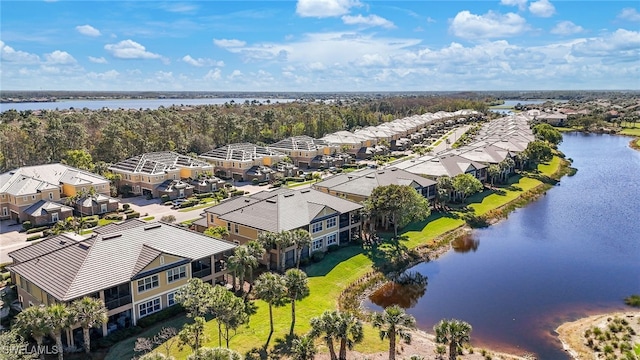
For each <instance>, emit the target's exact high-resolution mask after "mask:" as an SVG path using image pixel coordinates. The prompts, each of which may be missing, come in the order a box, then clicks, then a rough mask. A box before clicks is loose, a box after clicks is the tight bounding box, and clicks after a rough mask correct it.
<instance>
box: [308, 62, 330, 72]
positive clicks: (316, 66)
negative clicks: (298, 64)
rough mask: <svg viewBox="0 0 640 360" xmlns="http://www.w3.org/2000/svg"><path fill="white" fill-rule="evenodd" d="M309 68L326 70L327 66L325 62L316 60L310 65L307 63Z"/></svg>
mask: <svg viewBox="0 0 640 360" xmlns="http://www.w3.org/2000/svg"><path fill="white" fill-rule="evenodd" d="M307 68H308V69H309V70H314V71H319V70H320V71H321V70H325V69H326V68H327V67H326V66H324V64H323V63H321V62H320V61H316V62H312V63H310V64H309V65H307Z"/></svg>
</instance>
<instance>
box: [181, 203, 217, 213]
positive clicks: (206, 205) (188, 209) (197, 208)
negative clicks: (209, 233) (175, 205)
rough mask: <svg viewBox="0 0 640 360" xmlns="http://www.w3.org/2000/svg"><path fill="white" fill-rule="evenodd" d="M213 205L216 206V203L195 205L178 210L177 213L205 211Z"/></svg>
mask: <svg viewBox="0 0 640 360" xmlns="http://www.w3.org/2000/svg"><path fill="white" fill-rule="evenodd" d="M215 204H216V202H215V201H212V202H209V203H206V204H202V205H196V206H192V207H188V208H184V209H180V210H178V212H189V211H193V210H199V209H205V208H208V207H212V206H213V205H215Z"/></svg>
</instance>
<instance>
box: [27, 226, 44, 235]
mask: <svg viewBox="0 0 640 360" xmlns="http://www.w3.org/2000/svg"><path fill="white" fill-rule="evenodd" d="M48 228H49V227H48V226H38V227H34V228H31V229H29V230H27V234H33V233H37V232H40V231H44V230H47V229H48Z"/></svg>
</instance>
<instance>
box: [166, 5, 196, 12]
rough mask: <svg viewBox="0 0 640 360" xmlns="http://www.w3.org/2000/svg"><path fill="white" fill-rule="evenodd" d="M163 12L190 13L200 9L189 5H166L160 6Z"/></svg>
mask: <svg viewBox="0 0 640 360" xmlns="http://www.w3.org/2000/svg"><path fill="white" fill-rule="evenodd" d="M160 7H161V8H162V9H163V10H165V11H169V12H173V13H190V12H194V11H196V10H198V7H197V6H196V5H193V4H187V3H164V4H162V5H161V6H160Z"/></svg>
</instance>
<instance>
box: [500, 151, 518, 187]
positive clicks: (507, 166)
mask: <svg viewBox="0 0 640 360" xmlns="http://www.w3.org/2000/svg"><path fill="white" fill-rule="evenodd" d="M515 165H516V162H515V161H513V159H512V158H510V157H507V158H504V160H502V161H500V163H498V167H500V170H501V171H502V176H503V178H504V181H505V182H506V180H507V179H508V177H509V173H510V172H511V169H513V167H514V166H515Z"/></svg>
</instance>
